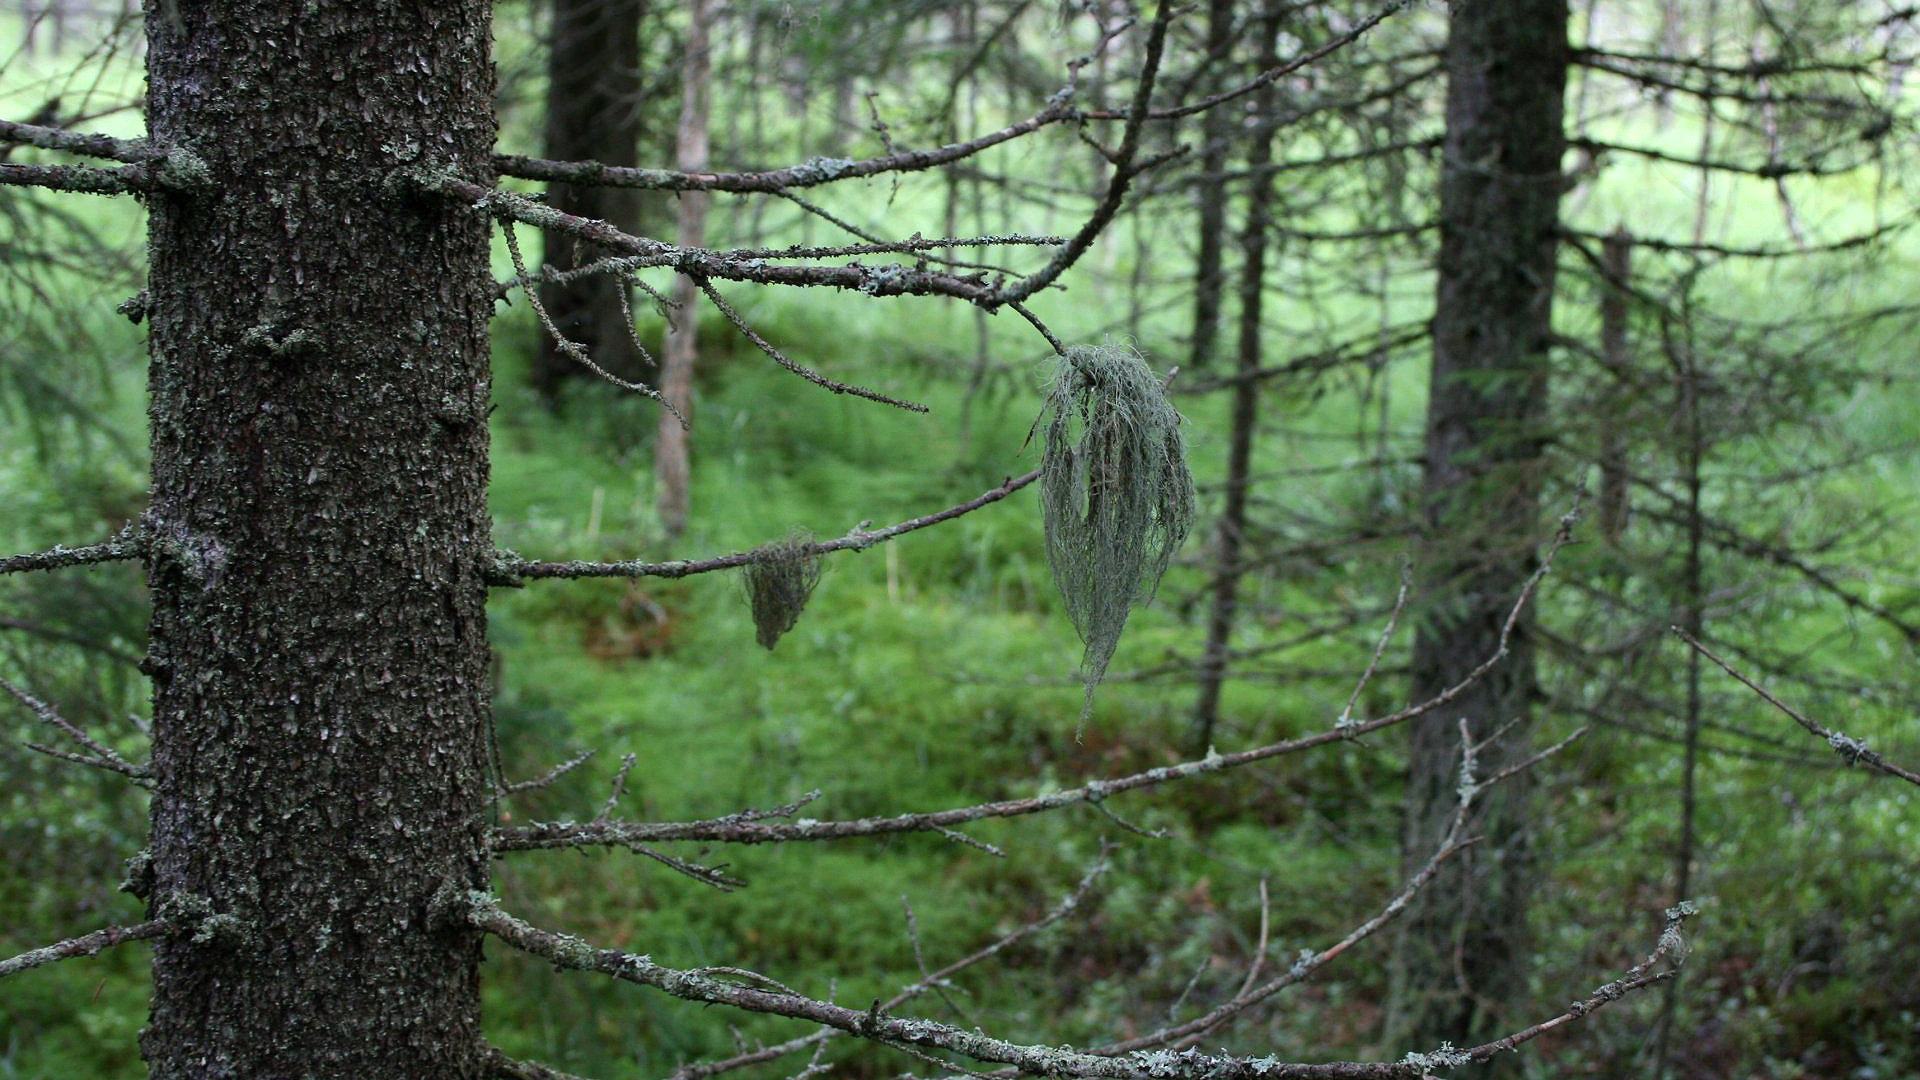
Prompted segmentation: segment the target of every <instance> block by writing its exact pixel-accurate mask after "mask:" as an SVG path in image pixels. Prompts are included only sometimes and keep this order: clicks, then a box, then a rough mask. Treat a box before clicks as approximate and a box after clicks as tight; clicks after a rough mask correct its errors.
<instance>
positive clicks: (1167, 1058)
mask: <svg viewBox="0 0 1920 1080" xmlns="http://www.w3.org/2000/svg"><path fill="white" fill-rule="evenodd" d="M465 908H466V910H465V916H466V918H467V920H468V921H469V922H470V923H471V924H472V925H473V926H475V927H477V928H478V929H480V930H483V931H485V932H487V933H489V934H492V935H493V936H495V937H497V938H499V939H500V940H501V941H504V942H506V943H507V944H509V945H512V946H513V947H515V948H517V949H520V950H522V951H524V952H527V953H529V954H531V955H534V956H538V957H541V958H543V959H545V960H548V961H550V962H551V963H553V965H554V966H555V967H557V968H561V969H567V970H575V971H593V972H598V973H600V974H603V975H607V976H610V977H612V978H616V979H620V980H623V981H626V982H631V983H636V984H639V985H642V986H650V987H653V988H655V989H658V990H662V991H664V992H666V993H667V994H670V995H672V996H674V997H677V998H680V999H682V1000H686V1001H695V1002H701V1003H703V1004H710V1005H727V1006H731V1007H733V1008H737V1009H740V1010H743V1011H746V1012H754V1013H761V1014H766V1015H772V1016H784V1017H789V1018H791V1019H796V1020H806V1021H810V1022H813V1023H817V1024H820V1025H822V1026H824V1027H828V1028H832V1029H834V1030H836V1031H840V1032H845V1033H847V1034H851V1035H857V1036H860V1037H861V1038H864V1039H868V1040H871V1041H874V1042H880V1043H887V1044H894V1045H904V1046H915V1047H921V1048H924V1049H929V1050H947V1051H951V1052H953V1053H957V1054H962V1055H965V1056H967V1057H970V1058H973V1059H975V1060H977V1061H986V1062H995V1063H999V1064H1005V1065H1011V1066H1013V1067H1014V1068H1015V1069H1017V1070H1019V1071H1022V1072H1028V1073H1032V1074H1035V1075H1044V1076H1055V1077H1089V1078H1101V1080H1185V1078H1194V1080H1199V1078H1205V1080H1296V1078H1298V1080H1309V1078H1311V1080H1322V1078H1324V1080H1360V1078H1365V1080H1374V1078H1381V1080H1385V1078H1390V1077H1408V1078H1415V1077H1421V1076H1424V1075H1426V1074H1427V1073H1428V1072H1429V1071H1430V1070H1432V1069H1434V1068H1447V1067H1451V1066H1457V1065H1465V1064H1470V1063H1473V1062H1480V1061H1486V1060H1488V1059H1491V1058H1493V1057H1495V1056H1497V1055H1498V1054H1501V1053H1504V1052H1506V1051H1508V1050H1511V1049H1513V1048H1514V1047H1516V1046H1518V1045H1520V1044H1522V1043H1524V1042H1527V1041H1530V1040H1531V1039H1533V1038H1536V1037H1538V1036H1539V1035H1540V1034H1543V1033H1545V1032H1546V1031H1550V1030H1552V1029H1553V1028H1556V1027H1559V1026H1561V1025H1563V1024H1565V1023H1567V1022H1569V1021H1570V1020H1572V1019H1575V1018H1577V1017H1579V1016H1584V1015H1587V1014H1588V1013H1590V1012H1592V1011H1594V1010H1595V1009H1597V1008H1600V1007H1601V1006H1604V1005H1605V1004H1607V1003H1608V1002H1610V1001H1615V1000H1618V999H1619V998H1620V997H1622V996H1624V995H1626V994H1627V993H1630V992H1631V991H1633V990H1637V989H1640V988H1641V987H1643V986H1647V985H1651V984H1653V983H1655V982H1658V981H1660V980H1661V979H1662V978H1664V977H1666V975H1667V973H1666V972H1662V973H1660V974H1657V975H1650V974H1648V972H1649V971H1650V969H1651V968H1652V967H1653V966H1654V965H1655V964H1657V963H1659V962H1661V961H1662V960H1667V959H1669V958H1674V959H1676V960H1677V959H1678V958H1679V957H1680V955H1681V954H1683V952H1684V950H1685V942H1684V940H1683V939H1682V938H1681V936H1680V932H1679V923H1680V921H1681V920H1683V919H1685V918H1687V917H1688V916H1690V915H1692V914H1694V911H1693V908H1692V906H1691V905H1687V904H1682V905H1680V906H1679V907H1677V908H1674V909H1672V910H1671V911H1669V913H1668V922H1667V927H1666V929H1665V930H1664V931H1663V932H1662V933H1661V935H1660V942H1659V944H1658V945H1657V946H1656V947H1655V949H1654V951H1653V952H1652V954H1650V955H1649V956H1648V958H1647V959H1646V960H1645V961H1643V962H1642V963H1641V964H1639V965H1636V966H1635V967H1634V968H1633V969H1632V970H1631V971H1629V972H1628V973H1627V974H1626V975H1625V976H1623V977H1622V978H1621V979H1617V980H1615V981H1614V982H1611V983H1608V984H1607V985H1605V986H1603V987H1601V988H1600V989H1598V990H1596V991H1595V992H1594V993H1593V994H1591V995H1589V996H1588V997H1587V998H1585V999H1583V1000H1581V1001H1578V1002H1575V1003H1574V1005H1573V1006H1572V1007H1570V1008H1569V1009H1568V1010H1567V1011H1566V1012H1565V1013H1563V1014H1561V1015H1560V1016H1558V1017H1555V1018H1554V1019H1552V1020H1548V1021H1544V1022H1542V1023H1540V1024H1535V1025H1533V1026H1532V1027H1529V1028H1526V1029H1523V1030H1521V1031H1519V1032H1516V1033H1514V1034H1512V1035H1509V1036H1507V1037H1506V1038H1503V1039H1499V1040H1495V1041H1494V1042H1490V1043H1486V1044H1484V1045H1482V1046H1478V1047H1474V1048H1472V1049H1470V1050H1455V1049H1453V1048H1452V1047H1450V1046H1443V1047H1442V1048H1441V1049H1440V1050H1438V1051H1434V1052H1432V1053H1423V1054H1409V1055H1407V1057H1406V1058H1404V1059H1403V1060H1401V1061H1398V1062H1330V1063H1299V1062H1283V1061H1280V1060H1278V1059H1276V1058H1274V1057H1272V1056H1269V1057H1264V1058H1257V1059H1254V1058H1234V1057H1226V1056H1215V1055H1210V1054H1203V1053H1200V1052H1198V1051H1195V1050H1191V1049H1188V1050H1185V1051H1181V1052H1177V1053H1176V1052H1173V1051H1169V1050H1153V1051H1145V1052H1132V1053H1121V1054H1113V1055H1102V1054H1097V1053H1089V1052H1080V1051H1074V1050H1072V1049H1069V1048H1056V1047H1047V1046H1036V1045H1028V1044H1021V1043H1015V1042H1011V1041H1008V1040H1005V1039H1001V1038H997V1037H995V1036H992V1035H988V1034H986V1033H984V1032H979V1031H967V1030H963V1029H961V1028H958V1027H955V1026H953V1025H949V1024H942V1023H938V1022H936V1021H932V1020H923V1019H916V1018H906V1017H895V1016H891V1015H889V1014H888V1012H887V1010H886V1009H884V1008H882V1007H881V1003H880V1002H878V1001H875V1002H874V1003H873V1005H872V1006H871V1007H870V1008H868V1009H865V1010H861V1009H850V1008H847V1007H845V1006H842V1005H836V1004H833V1003H831V1002H826V1001H820V1000H818V999H815V998H809V997H805V996H803V995H800V994H797V993H795V992H793V991H791V990H787V989H785V988H781V989H768V988H766V987H765V986H764V985H761V984H762V983H764V982H767V981H769V980H764V979H761V978H759V977H755V978H754V979H753V982H752V984H743V983H740V982H733V981H730V980H728V979H726V978H722V977H719V975H724V974H732V975H734V976H735V977H739V976H741V975H743V974H746V973H740V972H734V971H731V970H730V969H711V968H709V969H694V970H685V969H676V968H669V967H666V966H664V965H661V964H657V963H655V962H654V961H653V960H652V959H651V958H650V957H647V956H641V955H636V954H633V953H627V952H622V951H620V950H617V949H601V948H597V947H595V946H593V945H591V944H589V943H587V942H585V941H582V940H580V939H579V938H575V937H571V936H568V935H565V934H557V933H554V932H552V931H548V930H542V929H540V928H538V927H535V926H533V925H532V924H530V923H528V922H526V921H524V920H522V919H520V918H518V917H517V916H514V915H512V914H510V913H508V912H506V911H505V910H503V909H502V908H501V907H500V906H499V904H498V902H497V901H496V900H495V899H494V898H493V897H491V896H489V895H487V894H486V893H482V892H474V893H469V894H468V895H467V897H466V903H465ZM716 972H717V973H719V974H716ZM775 985H776V986H777V985H778V984H775Z"/></svg>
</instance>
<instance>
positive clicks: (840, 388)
mask: <svg viewBox="0 0 1920 1080" xmlns="http://www.w3.org/2000/svg"><path fill="white" fill-rule="evenodd" d="M693 284H694V287H695V288H698V289H699V290H700V291H701V292H703V293H705V294H707V299H708V300H711V301H713V306H714V307H715V308H718V309H719V311H720V314H722V315H724V316H726V319H727V321H728V322H730V323H732V324H733V328H734V329H736V330H738V331H740V333H741V335H742V336H744V337H745V338H746V339H747V340H748V341H750V342H752V343H753V346H754V348H756V349H759V350H760V351H761V352H763V353H766V354H767V355H768V356H769V357H771V358H772V359H773V362H774V363H776V364H779V365H780V366H781V367H783V368H786V369H787V370H788V371H791V372H793V373H794V374H795V375H798V376H800V377H801V378H803V379H805V380H807V381H808V382H810V383H812V384H814V385H815V386H818V387H820V388H821V389H824V390H831V391H833V392H834V393H836V394H848V395H851V396H853V397H857V398H865V399H867V400H868V401H877V402H879V403H880V404H882V405H892V406H894V407H895V408H900V409H905V410H907V411H908V412H918V413H923V412H926V411H928V410H927V407H926V406H925V405H922V404H920V403H919V402H916V401H904V400H902V399H900V398H897V397H889V396H887V395H886V394H883V393H881V392H880V391H878V390H869V389H867V388H866V387H864V386H854V385H853V384H851V383H843V382H840V381H839V380H837V379H829V378H827V377H826V376H825V375H822V374H820V373H819V372H817V371H815V370H813V369H812V368H810V367H807V366H806V365H804V364H796V363H794V362H793V361H792V360H790V359H788V358H787V356H786V354H785V353H782V352H781V351H780V350H779V349H776V348H774V347H773V345H772V344H771V343H769V342H768V341H767V339H766V338H763V337H761V336H760V335H759V334H758V333H757V332H755V331H754V329H753V327H751V326H748V325H747V320H745V319H743V318H741V317H740V313H739V312H738V311H735V310H734V309H733V305H732V304H729V303H727V298H726V297H724V296H721V295H720V290H718V289H716V288H714V287H713V283H712V282H711V281H708V280H707V279H706V278H703V277H700V276H699V275H697V274H696V275H694V276H693Z"/></svg>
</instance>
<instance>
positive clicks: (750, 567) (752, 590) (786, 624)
mask: <svg viewBox="0 0 1920 1080" xmlns="http://www.w3.org/2000/svg"><path fill="white" fill-rule="evenodd" d="M813 548H814V545H813V537H812V536H811V535H809V534H808V533H805V532H799V531H796V532H794V533H793V534H792V535H790V536H788V537H787V538H786V539H785V540H775V541H774V542H772V543H770V544H766V545H763V546H762V547H760V548H758V549H757V550H755V552H754V560H753V561H752V562H750V563H748V564H747V569H746V586H747V603H748V605H749V606H750V607H751V608H752V609H753V629H754V640H756V641H758V642H759V643H760V645H761V647H762V648H766V649H771V648H773V647H774V645H775V644H776V643H777V642H779V640H780V638H781V636H782V635H783V634H785V633H786V632H787V631H789V630H791V629H793V626H794V624H795V623H797V622H799V621H800V613H801V612H802V611H804V610H806V607H807V601H808V600H809V599H811V598H812V596H813V588H814V586H816V585H818V584H820V556H819V555H817V554H815V553H814V550H813Z"/></svg>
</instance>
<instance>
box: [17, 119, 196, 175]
mask: <svg viewBox="0 0 1920 1080" xmlns="http://www.w3.org/2000/svg"><path fill="white" fill-rule="evenodd" d="M0 143H21V144H24V145H27V146H37V147H39V148H40V149H42V150H62V151H65V152H67V153H69V154H82V155H85V156H87V157H97V158H106V159H107V160H109V161H125V162H129V163H133V164H139V163H143V162H147V161H151V160H152V159H153V158H155V157H158V156H160V155H158V154H156V153H154V151H153V149H152V147H151V146H150V145H149V144H148V143H147V141H146V140H145V139H116V138H113V137H112V136H109V135H95V134H91V133H89V132H83V131H68V130H66V129H64V128H54V127H42V126H40V125H39V124H22V123H18V122H16V121H13V120H0Z"/></svg>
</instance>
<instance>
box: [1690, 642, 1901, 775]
mask: <svg viewBox="0 0 1920 1080" xmlns="http://www.w3.org/2000/svg"><path fill="white" fill-rule="evenodd" d="M1673 632H1674V633H1675V634H1678V635H1679V636H1680V639H1681V640H1682V641H1685V642H1686V643H1687V644H1689V645H1691V646H1693V647H1694V648H1695V649H1696V650H1698V651H1699V653H1700V655H1702V656H1704V657H1706V658H1707V659H1709V660H1711V661H1713V662H1714V663H1715V664H1717V665H1719V667H1720V670H1722V671H1724V672H1726V673H1727V674H1729V675H1731V676H1733V677H1734V678H1736V679H1738V680H1740V682H1741V683H1742V684H1743V685H1745V686H1746V688H1747V689H1749V690H1751V691H1753V692H1754V693H1756V694H1759V695H1760V697H1761V698H1762V699H1764V700H1765V701H1766V703H1767V704H1769V705H1771V706H1773V707H1774V708H1776V709H1779V710H1780V711H1781V712H1783V713H1786V714H1787V715H1788V716H1790V717H1792V718H1793V721H1794V722H1795V723H1797V724H1799V725H1800V726H1801V727H1803V728H1806V729H1807V730H1808V731H1810V732H1812V733H1813V734H1815V735H1817V736H1819V737H1820V738H1822V739H1824V740H1826V743H1827V745H1828V746H1831V747H1833V750H1834V753H1836V754H1839V755H1840V757H1841V758H1842V759H1843V760H1844V761H1846V763H1847V764H1849V765H1855V764H1859V765H1865V766H1866V767H1868V768H1869V769H1874V770H1877V771H1879V772H1883V773H1886V774H1887V775H1888V776H1897V777H1899V778H1900V779H1902V780H1905V781H1906V782H1907V783H1909V784H1920V773H1916V772H1914V771H1913V770H1911V769H1906V768H1902V767H1901V766H1899V765H1895V764H1894V763H1893V762H1891V761H1888V760H1887V759H1886V758H1884V757H1881V756H1880V754H1879V753H1877V752H1876V751H1873V750H1870V749H1868V748H1867V744H1866V743H1865V742H1862V741H1861V740H1859V739H1856V738H1854V737H1853V736H1851V735H1848V734H1846V733H1845V732H1840V731H1835V730H1834V729H1832V728H1830V727H1827V726H1826V725H1825V724H1822V723H1820V722H1819V721H1818V720H1815V719H1813V718H1812V717H1810V716H1808V715H1806V714H1805V713H1803V712H1801V711H1799V710H1798V709H1795V708H1794V707H1793V706H1791V705H1788V704H1787V703H1786V702H1784V701H1781V700H1780V699H1779V698H1777V697H1774V696H1773V695H1772V694H1770V693H1768V692H1767V690H1766V688H1765V687H1763V686H1761V685H1760V684H1759V683H1757V682H1754V681H1753V680H1752V679H1749V678H1747V677H1746V676H1745V675H1744V674H1742V673H1741V672H1740V671H1739V670H1738V669H1737V668H1735V667H1734V666H1733V665H1732V664H1729V663H1727V662H1726V661H1725V660H1723V659H1721V658H1720V656H1719V654H1718V653H1715V652H1714V651H1713V650H1712V649H1709V648H1707V647H1706V646H1705V645H1702V644H1701V643H1700V641H1699V639H1697V638H1695V637H1694V636H1693V635H1691V634H1689V633H1687V632H1686V631H1685V630H1682V629H1680V628H1679V627H1677V626H1676V627H1674V628H1673Z"/></svg>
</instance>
